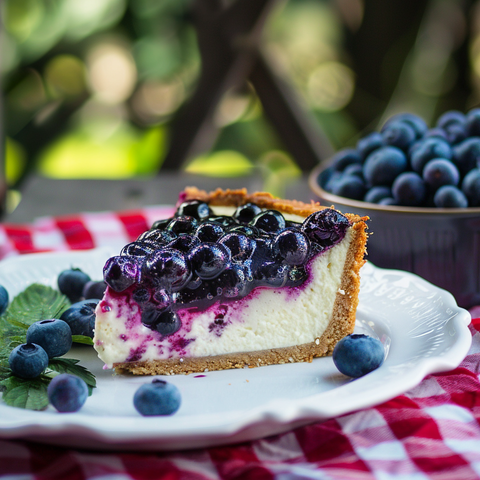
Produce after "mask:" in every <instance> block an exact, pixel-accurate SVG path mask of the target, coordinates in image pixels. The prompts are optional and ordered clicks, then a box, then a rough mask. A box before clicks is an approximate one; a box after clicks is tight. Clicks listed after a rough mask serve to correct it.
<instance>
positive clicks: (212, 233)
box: [195, 222, 224, 243]
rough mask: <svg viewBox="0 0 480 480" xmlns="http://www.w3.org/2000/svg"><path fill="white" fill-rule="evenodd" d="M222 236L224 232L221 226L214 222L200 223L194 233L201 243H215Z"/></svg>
mask: <svg viewBox="0 0 480 480" xmlns="http://www.w3.org/2000/svg"><path fill="white" fill-rule="evenodd" d="M223 234H224V230H223V227H222V225H220V224H219V223H215V222H204V223H201V224H200V225H199V226H198V227H197V230H196V231H195V236H196V237H197V238H198V239H199V240H200V241H201V242H212V243H213V242H216V241H217V240H218V239H219V238H220V237H221V236H222V235H223Z"/></svg>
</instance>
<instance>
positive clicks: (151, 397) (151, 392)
mask: <svg viewBox="0 0 480 480" xmlns="http://www.w3.org/2000/svg"><path fill="white" fill-rule="evenodd" d="M180 404H181V395H180V392H179V390H178V388H177V387H176V386H175V385H173V384H172V383H168V382H165V381H164V380H157V379H155V380H153V381H152V383H146V384H144V385H142V386H141V387H140V388H139V389H138V390H137V391H136V392H135V395H134V396H133V405H134V407H135V409H136V410H137V411H138V413H140V414H141V415H143V416H154V415H172V414H173V413H175V412H176V411H177V410H178V409H179V408H180Z"/></svg>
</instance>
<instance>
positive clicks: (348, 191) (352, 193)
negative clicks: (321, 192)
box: [332, 175, 366, 200]
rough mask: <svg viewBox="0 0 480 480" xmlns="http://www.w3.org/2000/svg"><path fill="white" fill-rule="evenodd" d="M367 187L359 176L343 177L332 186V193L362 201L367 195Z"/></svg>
mask: <svg viewBox="0 0 480 480" xmlns="http://www.w3.org/2000/svg"><path fill="white" fill-rule="evenodd" d="M365 191H366V187H365V183H364V181H363V180H362V179H361V178H360V177H358V176H357V175H343V176H342V178H341V179H339V180H338V181H337V182H336V183H335V184H334V185H333V186H332V193H333V194H334V195H339V196H340V197H347V198H352V199H354V200H361V199H362V198H363V196H364V195H365Z"/></svg>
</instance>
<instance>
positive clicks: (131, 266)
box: [103, 256, 141, 292]
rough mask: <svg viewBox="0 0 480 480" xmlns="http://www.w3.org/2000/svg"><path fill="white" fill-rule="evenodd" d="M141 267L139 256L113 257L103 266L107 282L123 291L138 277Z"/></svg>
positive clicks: (118, 290)
mask: <svg viewBox="0 0 480 480" xmlns="http://www.w3.org/2000/svg"><path fill="white" fill-rule="evenodd" d="M140 267H141V263H139V262H138V259H137V257H132V256H128V257H127V256H123V257H121V256H120V257H111V258H109V259H108V260H107V263H106V264H105V266H104V267H103V277H104V280H105V283H106V284H107V285H108V286H109V287H111V288H112V289H113V290H115V291H116V292H123V291H124V290H126V289H127V288H128V287H130V286H131V285H133V284H134V283H135V281H136V280H137V279H138V277H139V274H140Z"/></svg>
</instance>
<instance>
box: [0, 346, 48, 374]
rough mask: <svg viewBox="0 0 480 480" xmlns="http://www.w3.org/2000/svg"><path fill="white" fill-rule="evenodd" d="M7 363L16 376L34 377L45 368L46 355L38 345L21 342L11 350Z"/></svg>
mask: <svg viewBox="0 0 480 480" xmlns="http://www.w3.org/2000/svg"><path fill="white" fill-rule="evenodd" d="M8 364H9V366H10V370H11V371H12V373H13V374H14V375H16V376H17V377H20V378H26V379H28V378H36V377H38V376H39V375H40V374H41V373H42V372H43V371H44V370H45V369H46V368H47V366H48V355H47V352H46V351H45V350H44V349H43V348H42V347H41V346H40V345H36V344H34V343H23V344H22V345H19V346H18V347H15V348H14V349H13V350H12V351H11V353H10V356H9V357H8Z"/></svg>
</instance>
